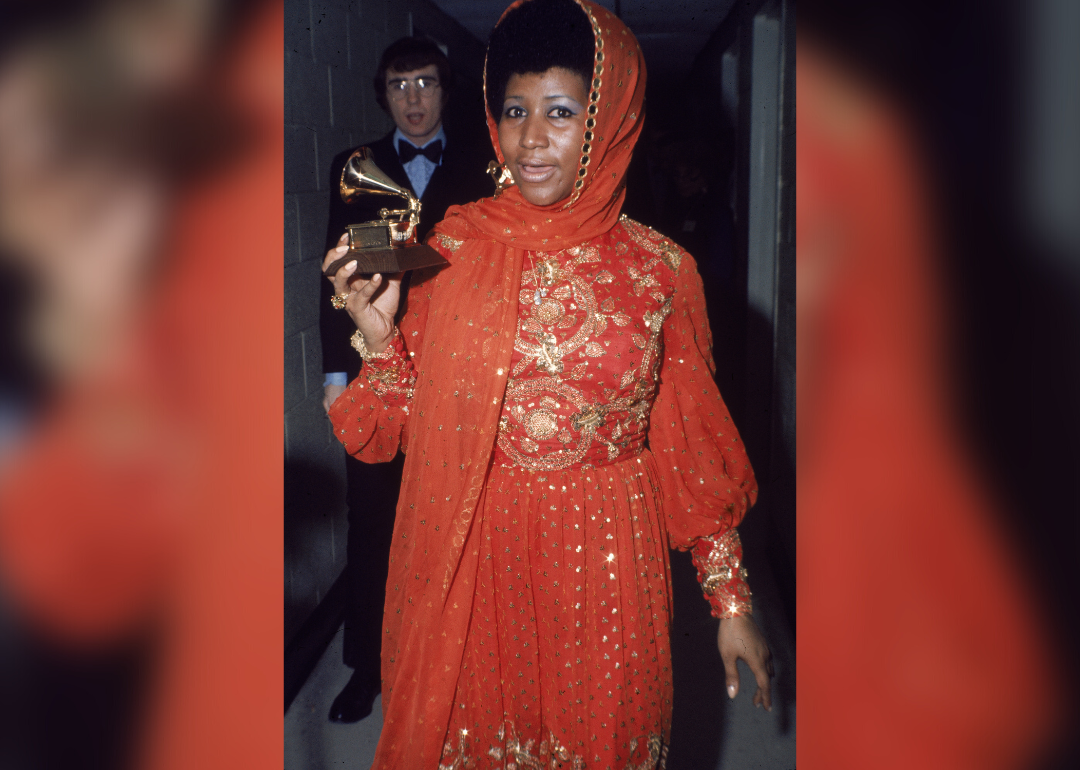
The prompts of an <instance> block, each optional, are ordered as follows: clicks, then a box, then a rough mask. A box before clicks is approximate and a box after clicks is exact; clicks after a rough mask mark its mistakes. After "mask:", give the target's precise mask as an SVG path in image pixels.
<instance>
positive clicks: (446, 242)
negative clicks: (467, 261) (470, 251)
mask: <svg viewBox="0 0 1080 770" xmlns="http://www.w3.org/2000/svg"><path fill="white" fill-rule="evenodd" d="M435 239H436V240H437V241H438V242H439V245H440V246H442V247H443V248H444V249H446V250H447V251H449V252H450V253H451V254H453V253H454V252H455V251H457V250H458V249H460V248H461V244H463V243H464V242H465V241H459V240H457V239H456V238H451V237H450V236H449V235H443V234H442V233H439V234H438V235H436V236H435Z"/></svg>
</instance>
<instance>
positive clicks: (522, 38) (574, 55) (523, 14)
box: [487, 0, 596, 120]
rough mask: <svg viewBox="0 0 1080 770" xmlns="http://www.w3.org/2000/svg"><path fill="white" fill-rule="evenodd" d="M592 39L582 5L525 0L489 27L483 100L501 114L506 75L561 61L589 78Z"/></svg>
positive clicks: (558, 64) (570, 0)
mask: <svg viewBox="0 0 1080 770" xmlns="http://www.w3.org/2000/svg"><path fill="white" fill-rule="evenodd" d="M595 45H596V40H595V38H594V37H593V31H592V25H591V24H590V23H589V17H588V16H587V15H586V13H585V11H584V10H583V9H582V8H581V6H579V5H578V4H577V3H575V2H574V0H526V2H524V3H522V4H521V5H519V6H518V7H517V8H515V9H514V10H512V11H510V12H509V13H507V14H506V17H505V18H504V19H503V20H502V22H501V23H499V25H498V26H496V27H495V29H494V30H492V32H491V40H490V41H489V42H488V53H487V102H488V109H489V110H491V114H492V115H493V116H494V117H495V119H496V120H498V119H499V116H500V115H501V114H502V106H503V98H504V97H505V96H506V84H507V83H509V82H510V76H511V75H526V74H530V73H543V72H547V71H548V70H549V69H551V68H552V67H562V68H564V69H568V70H570V71H572V72H576V73H577V74H579V75H581V78H582V80H584V81H585V84H586V87H587V86H588V84H589V81H591V80H592V69H593V51H594V47H595Z"/></svg>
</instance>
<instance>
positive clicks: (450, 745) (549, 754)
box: [439, 720, 667, 770]
mask: <svg viewBox="0 0 1080 770" xmlns="http://www.w3.org/2000/svg"><path fill="white" fill-rule="evenodd" d="M457 733H458V734H457V746H456V747H455V745H454V741H452V740H449V739H448V740H447V741H446V743H445V744H443V752H442V757H440V761H439V770H469V768H473V767H476V763H477V757H476V755H474V754H470V752H469V740H468V738H469V731H468V730H466V729H464V728H461V729H459V730H458V731H457ZM495 738H496V740H497V741H498V743H496V744H493V745H491V746H490V747H489V748H488V750H487V756H489V757H490V758H491V759H493V760H495V761H496V762H502V763H504V766H505V767H506V768H508V770H555V768H561V770H586V767H587V766H586V764H585V758H584V757H582V756H581V755H580V754H575V753H574V752H572V751H570V749H568V748H567V747H566V746H565V745H563V744H562V743H560V742H559V739H558V737H557V736H556V735H555V733H554V732H553V731H550V730H549V731H548V735H547V737H546V738H544V739H543V740H541V741H540V745H539V746H537V745H536V739H535V738H530V739H527V740H522V739H521V736H519V735H518V732H517V728H516V727H515V726H514V723H513V722H511V721H509V720H507V721H506V722H504V723H503V724H502V725H500V727H499V732H498V733H496V735H495ZM644 741H645V745H646V747H647V751H648V754H647V755H646V756H645V758H644V759H642V761H641V762H633V761H631V762H629V763H628V764H627V765H626V767H625V770H664V768H665V766H666V765H667V746H666V745H664V742H663V740H662V739H661V737H660V736H659V735H656V734H651V735H648V736H644ZM640 743H641V739H640V738H637V737H635V738H631V739H630V743H629V745H628V748H629V750H630V754H634V753H636V752H637V750H638V746H639V745H640Z"/></svg>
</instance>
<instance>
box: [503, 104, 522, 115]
mask: <svg viewBox="0 0 1080 770" xmlns="http://www.w3.org/2000/svg"><path fill="white" fill-rule="evenodd" d="M503 117H504V118H523V117H525V110H523V109H521V107H519V106H518V105H516V104H511V105H509V106H508V107H505V108H504V109H503Z"/></svg>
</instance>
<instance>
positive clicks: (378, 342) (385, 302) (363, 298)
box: [322, 233, 404, 353]
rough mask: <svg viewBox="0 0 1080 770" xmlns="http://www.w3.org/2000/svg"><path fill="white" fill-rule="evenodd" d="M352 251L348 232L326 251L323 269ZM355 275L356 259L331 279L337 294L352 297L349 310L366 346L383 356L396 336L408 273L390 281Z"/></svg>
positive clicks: (348, 303) (347, 306)
mask: <svg viewBox="0 0 1080 770" xmlns="http://www.w3.org/2000/svg"><path fill="white" fill-rule="evenodd" d="M348 250H349V234H348V233H345V234H343V235H342V236H341V239H340V240H339V241H338V245H337V246H336V247H335V248H333V249H330V251H328V252H326V258H325V259H324V260H323V264H322V269H323V270H326V269H327V268H328V267H330V264H331V263H332V262H333V261H334V260H336V259H341V257H342V256H344V255H345V252H347V251H348ZM355 273H356V260H353V261H352V262H348V263H346V264H345V266H344V267H342V268H341V269H339V270H338V271H337V273H336V274H335V275H334V277H333V278H330V279H328V280H329V281H330V282H331V283H332V284H333V285H334V293H335V294H347V295H349V299H348V300H347V302H346V304H345V310H346V312H348V314H349V317H350V318H352V320H353V323H354V324H356V328H357V329H359V330H360V333H361V334H363V335H364V345H365V346H366V347H367V349H368V350H369V351H371V352H372V353H381V352H382V351H384V350H386V346H387V345H389V344H390V340H391V338H392V337H393V335H394V316H395V315H396V314H397V310H398V305H399V304H400V302H401V277H402V275H404V274H403V273H398V274H397V275H395V276H393V277H390V278H387V277H386V276H382V275H379V274H378V273H376V274H375V275H373V276H372V277H371V280H366V279H364V278H359V277H354V274H355Z"/></svg>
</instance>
